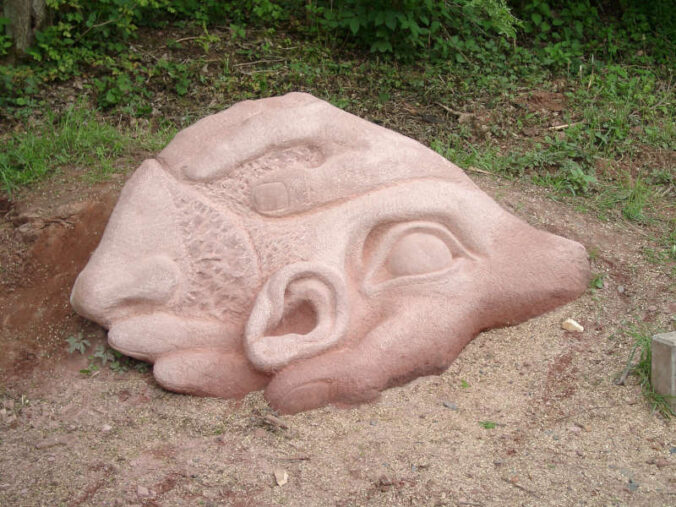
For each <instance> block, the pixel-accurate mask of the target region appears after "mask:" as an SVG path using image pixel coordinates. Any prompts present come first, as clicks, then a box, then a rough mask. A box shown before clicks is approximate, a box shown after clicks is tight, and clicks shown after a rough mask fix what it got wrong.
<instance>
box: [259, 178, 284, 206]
mask: <svg viewBox="0 0 676 507" xmlns="http://www.w3.org/2000/svg"><path fill="white" fill-rule="evenodd" d="M253 207H254V209H255V210H256V211H259V212H262V213H265V212H268V213H269V212H271V211H282V210H285V209H286V208H288V207H289V191H288V189H287V188H286V185H285V184H284V183H282V182H281V181H275V182H272V183H261V184H260V185H258V186H257V187H254V189H253Z"/></svg>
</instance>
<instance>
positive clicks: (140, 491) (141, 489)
mask: <svg viewBox="0 0 676 507" xmlns="http://www.w3.org/2000/svg"><path fill="white" fill-rule="evenodd" d="M136 493H138V496H140V497H147V496H150V490H149V489H148V488H146V487H145V486H139V487H137V488H136Z"/></svg>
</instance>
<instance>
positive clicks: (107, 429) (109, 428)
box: [101, 424, 113, 433]
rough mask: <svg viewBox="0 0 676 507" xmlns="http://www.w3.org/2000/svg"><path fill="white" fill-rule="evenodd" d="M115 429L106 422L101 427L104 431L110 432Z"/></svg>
mask: <svg viewBox="0 0 676 507" xmlns="http://www.w3.org/2000/svg"><path fill="white" fill-rule="evenodd" d="M112 430H113V427H112V426H111V425H110V424H104V425H103V427H102V428H101V431H103V432H104V433H110V432H111V431H112Z"/></svg>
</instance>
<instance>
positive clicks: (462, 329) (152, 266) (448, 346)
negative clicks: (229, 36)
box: [71, 93, 589, 412]
mask: <svg viewBox="0 0 676 507" xmlns="http://www.w3.org/2000/svg"><path fill="white" fill-rule="evenodd" d="M588 276H589V265H588V261H587V256H586V252H585V250H584V248H583V247H582V245H580V244H578V243H576V242H573V241H569V240H567V239H564V238H561V237H559V236H555V235H553V234H549V233H546V232H543V231H539V230H536V229H534V228H532V227H531V226H529V225H528V224H526V223H524V222H523V221H521V220H519V219H517V218H516V217H514V216H513V215H511V214H509V213H507V212H506V211H505V210H503V209H502V208H500V206H498V205H497V204H496V203H495V202H494V201H493V200H492V199H490V197H488V196H487V195H486V194H484V193H483V192H482V191H481V190H480V189H479V188H477V187H476V186H475V185H474V184H473V183H472V181H471V180H470V179H469V178H468V177H467V176H466V175H465V174H464V173H463V172H462V170H460V169H459V168H458V167H456V166H454V165H453V164H451V163H449V162H448V161H447V160H445V159H444V158H443V157H441V156H439V155H438V154H436V153H434V152H433V151H431V150H429V149H427V148H426V147H424V146H422V145H421V144H419V143H417V142H415V141H413V140H411V139H409V138H406V137H404V136H401V135H399V134H396V133H394V132H392V131H389V130H387V129H384V128H382V127H379V126H377V125H374V124H371V123H369V122H367V121H364V120H361V119H359V118H357V117H355V116H352V115H350V114H348V113H346V112H344V111H341V110H339V109H337V108H335V107H333V106H331V105H329V104H327V103H326V102H323V101H320V100H318V99H316V98H314V97H312V96H310V95H306V94H298V93H294V94H289V95H285V96H283V97H276V98H270V99H263V100H258V101H247V102H241V103H238V104H236V105H234V106H233V107H231V108H230V109H228V110H226V111H223V112H221V113H219V114H215V115H213V116H209V117H207V118H204V119H202V120H200V121H199V122H197V123H196V124H194V125H193V126H191V127H189V128H187V129H185V130H183V131H182V132H180V133H179V134H178V135H177V136H176V137H175V138H174V140H173V141H172V142H171V143H170V144H169V145H168V146H167V147H166V148H165V149H164V150H163V151H162V152H161V153H160V154H159V155H158V156H157V158H155V159H152V160H146V161H145V162H144V163H143V164H142V165H141V167H140V168H139V169H138V170H137V171H136V173H135V174H134V175H133V176H132V178H131V179H130V180H129V181H128V182H127V184H126V186H125V188H124V189H123V191H122V194H121V195H120V198H119V201H118V204H117V206H116V208H115V210H114V212H113V215H112V216H111V218H110V221H109V223H108V226H107V228H106V231H105V234H104V236H103V238H102V239H101V243H100V245H99V247H98V248H97V250H96V251H95V253H94V254H93V256H92V258H91V260H90V262H89V264H88V265H87V267H86V268H85V269H84V270H83V271H82V273H81V274H80V276H79V277H78V279H77V281H76V283H75V286H74V287H73V293H72V296H71V301H72V304H73V306H74V307H75V309H76V310H77V311H78V312H79V313H80V314H82V315H84V316H85V317H87V318H89V319H92V320H94V321H96V322H98V323H100V324H101V325H103V326H104V327H107V328H109V335H108V339H109V342H110V344H111V346H112V347H114V348H116V349H118V350H119V351H121V352H123V353H125V354H128V355H130V356H133V357H136V358H139V359H143V360H146V361H149V362H152V363H154V370H153V372H154V375H155V378H156V379H157V381H158V382H159V383H160V384H161V385H162V386H164V387H166V388H167V389H170V390H174V391H178V392H185V393H191V394H198V395H209V396H221V397H226V398H228V397H239V396H243V395H244V394H246V393H247V392H249V391H252V390H257V389H261V388H265V395H266V398H267V399H268V401H269V402H270V403H271V404H272V405H273V406H274V407H275V408H277V409H279V410H281V411H283V412H297V411H300V410H306V409H311V408H315V407H320V406H323V405H326V404H328V403H333V404H336V405H351V404H355V403H361V402H365V401H370V400H373V399H375V398H377V396H378V394H379V392H380V391H381V390H383V389H385V388H387V387H391V386H395V385H401V384H403V383H405V382H408V381H410V380H412V379H413V378H415V377H418V376H420V375H428V374H433V373H438V372H441V371H443V370H444V369H445V368H447V367H448V365H449V364H450V363H451V362H452V361H453V360H454V359H455V358H456V357H457V355H458V354H459V353H460V351H461V350H462V348H463V347H464V346H465V345H466V344H467V343H468V342H469V341H470V340H471V339H472V338H473V337H474V336H476V334H477V333H478V332H480V331H481V330H482V329H486V328H490V327H495V326H503V325H509V324H515V323H518V322H521V321H523V320H526V319H528V318H530V317H533V316H535V315H538V314H540V313H543V312H546V311H548V310H550V309H553V308H555V307H556V306H558V305H561V304H564V303H566V302H568V301H570V300H572V299H574V298H576V297H577V296H578V295H580V294H581V293H582V292H583V291H584V290H585V288H586V286H587V281H588Z"/></svg>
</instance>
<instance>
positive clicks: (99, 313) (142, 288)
mask: <svg viewBox="0 0 676 507" xmlns="http://www.w3.org/2000/svg"><path fill="white" fill-rule="evenodd" d="M102 261H103V262H100V263H90V264H89V265H87V267H86V268H85V269H84V271H82V272H81V273H80V275H79V276H78V277H77V280H75V285H74V286H73V292H72V293H71V296H70V300H71V304H72V305H73V308H75V310H76V311H77V312H78V313H79V314H80V315H83V316H84V317H87V318H88V319H90V320H93V321H96V322H98V323H100V324H102V325H104V326H106V327H108V326H109V325H110V322H109V320H110V317H111V314H114V312H115V310H116V309H119V308H120V307H124V306H125V305H127V304H130V303H134V304H139V303H140V304H143V303H146V304H161V303H166V302H167V301H169V299H171V297H172V295H173V294H174V292H175V291H176V287H177V285H178V280H179V269H178V266H177V265H176V263H174V262H173V261H172V260H171V259H169V258H167V257H164V256H162V255H156V256H153V257H149V258H146V259H143V260H140V261H138V262H137V263H134V264H132V265H124V266H116V264H115V263H114V262H113V261H112V260H111V259H105V258H104V259H102ZM105 261H108V262H105Z"/></svg>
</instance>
